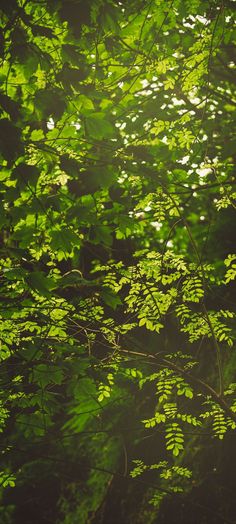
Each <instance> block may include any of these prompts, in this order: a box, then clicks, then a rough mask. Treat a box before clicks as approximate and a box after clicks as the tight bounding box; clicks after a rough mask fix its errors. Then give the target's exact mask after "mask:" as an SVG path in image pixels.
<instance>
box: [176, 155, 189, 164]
mask: <svg viewBox="0 0 236 524" xmlns="http://www.w3.org/2000/svg"><path fill="white" fill-rule="evenodd" d="M189 158H190V156H189V155H186V156H183V158H182V159H181V160H177V162H179V164H187V163H188V161H189Z"/></svg>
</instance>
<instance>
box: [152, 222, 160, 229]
mask: <svg viewBox="0 0 236 524" xmlns="http://www.w3.org/2000/svg"><path fill="white" fill-rule="evenodd" d="M150 224H151V226H152V227H154V228H155V229H156V231H160V229H161V226H162V223H161V222H150Z"/></svg>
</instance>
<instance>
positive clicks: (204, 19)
mask: <svg viewBox="0 0 236 524" xmlns="http://www.w3.org/2000/svg"><path fill="white" fill-rule="evenodd" d="M196 19H197V20H198V21H199V22H201V24H204V25H207V24H209V22H210V20H207V18H205V16H201V15H197V16H196Z"/></svg>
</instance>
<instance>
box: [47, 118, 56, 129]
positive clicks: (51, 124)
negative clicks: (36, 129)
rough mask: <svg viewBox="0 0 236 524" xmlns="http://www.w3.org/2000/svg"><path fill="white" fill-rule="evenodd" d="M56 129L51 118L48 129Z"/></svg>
mask: <svg viewBox="0 0 236 524" xmlns="http://www.w3.org/2000/svg"><path fill="white" fill-rule="evenodd" d="M54 127H55V124H54V120H53V118H51V117H50V118H49V120H48V122H47V128H48V129H54Z"/></svg>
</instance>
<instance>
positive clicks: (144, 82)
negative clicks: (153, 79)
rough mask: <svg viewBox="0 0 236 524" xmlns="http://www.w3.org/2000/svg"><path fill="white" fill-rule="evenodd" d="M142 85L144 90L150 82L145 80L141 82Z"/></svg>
mask: <svg viewBox="0 0 236 524" xmlns="http://www.w3.org/2000/svg"><path fill="white" fill-rule="evenodd" d="M141 84H142V86H143V88H145V87H147V86H148V85H149V82H148V80H146V79H144V80H141Z"/></svg>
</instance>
